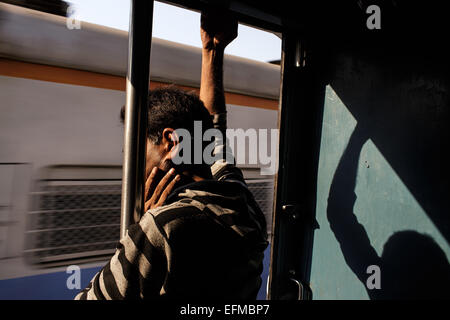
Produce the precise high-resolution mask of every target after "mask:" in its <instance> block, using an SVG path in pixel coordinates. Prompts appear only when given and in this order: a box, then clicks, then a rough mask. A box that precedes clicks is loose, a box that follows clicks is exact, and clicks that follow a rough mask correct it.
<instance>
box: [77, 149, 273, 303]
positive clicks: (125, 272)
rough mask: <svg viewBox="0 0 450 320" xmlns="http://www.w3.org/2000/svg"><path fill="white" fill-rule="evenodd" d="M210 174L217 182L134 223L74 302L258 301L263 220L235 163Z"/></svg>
mask: <svg viewBox="0 0 450 320" xmlns="http://www.w3.org/2000/svg"><path fill="white" fill-rule="evenodd" d="M219 148H220V146H219ZM211 170H212V173H213V177H214V179H213V180H203V181H200V182H194V183H191V184H188V185H185V186H183V187H180V188H178V189H176V190H173V191H172V193H171V194H170V195H169V197H168V198H167V199H166V202H165V204H164V205H163V206H161V207H159V208H156V209H151V210H149V211H148V212H147V213H145V214H144V215H143V217H142V218H141V220H140V221H139V223H137V224H134V225H131V226H130V227H129V229H128V232H127V235H126V236H125V237H124V238H123V239H122V240H121V241H120V242H119V244H118V246H117V250H116V252H115V254H114V256H113V257H112V258H111V260H110V261H109V262H108V263H107V264H106V265H105V266H104V267H103V268H102V269H101V270H100V272H98V273H97V274H96V275H95V276H94V278H93V279H92V280H91V282H90V283H89V285H88V286H87V287H86V288H85V289H84V290H82V291H81V292H80V293H79V294H78V295H77V296H76V297H75V299H79V300H84V299H92V300H97V299H157V298H170V299H214V300H217V299H255V298H256V295H257V293H258V291H259V288H260V286H261V282H262V281H261V272H262V269H263V265H262V261H263V257H264V250H265V248H266V247H267V245H268V242H267V232H266V222H265V218H264V215H263V213H262V212H261V210H260V208H259V207H258V205H257V203H256V201H255V199H254V198H253V195H252V194H251V192H250V191H249V190H248V188H247V185H246V183H245V181H244V178H243V175H242V172H241V171H240V170H239V169H238V168H237V167H236V166H234V164H232V163H229V162H226V161H224V160H220V161H217V162H215V163H214V164H213V165H212V167H211Z"/></svg>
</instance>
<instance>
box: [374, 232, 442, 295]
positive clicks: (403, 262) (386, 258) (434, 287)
mask: <svg viewBox="0 0 450 320" xmlns="http://www.w3.org/2000/svg"><path fill="white" fill-rule="evenodd" d="M380 269H381V290H374V291H377V292H376V293H375V292H373V291H372V292H373V293H375V294H376V295H377V296H378V298H381V299H448V298H450V289H449V288H450V287H449V286H450V267H449V263H448V260H447V256H446V255H445V253H444V251H443V250H442V249H441V248H440V247H439V245H438V244H437V243H436V242H435V241H434V240H433V238H431V237H430V236H428V235H424V234H421V233H418V232H416V231H401V232H396V233H395V234H393V235H392V236H391V237H390V238H389V239H388V241H387V242H386V244H385V245H384V248H383V254H382V256H381V266H380Z"/></svg>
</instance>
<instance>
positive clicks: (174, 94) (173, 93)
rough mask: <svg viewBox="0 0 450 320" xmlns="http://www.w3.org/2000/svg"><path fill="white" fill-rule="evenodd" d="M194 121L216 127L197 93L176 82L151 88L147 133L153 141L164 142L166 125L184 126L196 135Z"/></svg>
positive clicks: (123, 112)
mask: <svg viewBox="0 0 450 320" xmlns="http://www.w3.org/2000/svg"><path fill="white" fill-rule="evenodd" d="M120 119H121V121H122V123H123V122H124V119H125V107H122V109H121V112H120ZM194 121H201V122H202V131H205V130H208V129H210V128H212V127H213V123H212V119H211V115H210V114H209V112H208V110H207V109H206V108H205V106H204V104H203V102H202V101H201V100H200V98H199V97H198V96H197V95H196V94H195V93H193V92H186V91H184V90H181V89H178V88H177V87H175V86H168V87H160V88H157V89H153V90H150V91H149V94H148V130H147V136H148V137H149V139H150V140H151V141H152V142H153V143H155V144H159V143H160V142H161V139H162V133H163V130H164V129H165V128H173V129H175V130H176V129H180V128H183V129H186V130H188V131H189V132H190V134H191V136H194ZM202 134H203V132H202Z"/></svg>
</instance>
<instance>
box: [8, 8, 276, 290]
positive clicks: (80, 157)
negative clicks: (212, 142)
mask: <svg viewBox="0 0 450 320" xmlns="http://www.w3.org/2000/svg"><path fill="white" fill-rule="evenodd" d="M19 2H20V1H19ZM53 2H55V3H59V4H60V5H61V6H59V7H58V8H59V9H58V10H59V11H58V12H57V13H55V12H54V11H52V10H54V8H55V7H50V6H46V5H44V4H43V7H39V8H38V7H33V8H31V7H19V6H16V5H11V4H6V3H0V17H1V19H2V21H1V22H2V25H1V34H2V41H1V42H0V56H1V58H0V100H1V101H2V104H1V106H0V109H1V110H0V111H1V114H2V117H0V137H1V139H0V142H1V144H2V148H3V150H4V151H5V152H2V153H1V154H0V178H1V179H0V181H1V185H0V191H1V194H0V196H1V198H0V277H3V278H8V277H11V276H12V275H14V277H17V278H20V277H23V276H25V275H35V274H37V273H40V272H41V273H42V272H43V271H42V270H41V269H40V268H44V267H45V268H50V267H57V266H67V265H71V264H80V265H81V266H82V267H83V266H84V267H85V266H86V264H87V263H88V262H89V263H90V262H93V261H97V262H95V263H96V264H97V266H99V265H101V264H103V263H104V262H106V261H107V259H108V258H109V257H110V256H111V254H112V253H113V252H114V248H115V245H116V244H117V241H118V240H119V224H120V198H121V165H122V156H123V155H122V152H121V151H122V143H123V126H122V124H121V123H120V118H119V111H120V108H121V107H122V106H123V104H124V101H125V100H126V94H125V84H126V81H125V76H126V71H127V48H128V32H127V31H128V19H129V15H128V12H129V1H126V0H125V1H118V0H117V1H114V4H112V3H111V1H109V0H108V1H106V0H103V1H100V0H99V1H82V0H72V1H70V4H71V5H68V6H64V5H63V1H59V2H58V1H52V3H53ZM42 3H44V2H42ZM69 8H71V9H69ZM37 10H39V11H37ZM49 15H52V16H51V19H50V16H49ZM174 15H176V17H177V18H176V19H173V16H174ZM75 20H79V21H78V22H80V23H78V22H77V21H75ZM70 21H71V22H73V24H71V26H72V27H73V26H75V28H71V27H69V24H68V22H70ZM78 26H79V28H78ZM199 27H200V14H199V13H197V12H193V11H189V10H186V9H181V8H179V7H174V6H170V5H167V4H163V3H159V2H155V11H154V34H153V36H154V38H153V42H152V54H151V74H150V80H151V81H150V87H151V88H154V87H157V86H164V85H168V84H175V85H177V86H179V87H181V88H183V89H186V90H189V91H190V90H194V91H195V90H196V91H198V88H199V83H200V78H199V77H200V67H201V66H200V61H201V59H200V56H201V50H200V48H199V47H200V46H201V44H200V35H199ZM239 33H240V35H239V37H238V38H237V39H236V40H235V41H234V42H233V44H232V45H230V47H228V49H227V52H226V53H227V54H228V55H227V56H226V57H225V65H224V69H225V74H224V76H225V78H224V85H225V91H226V101H227V104H228V127H229V128H230V129H231V130H235V131H234V134H235V135H234V137H235V138H236V139H235V140H234V141H231V142H232V143H233V145H232V146H233V148H234V151H235V155H236V158H238V160H239V159H242V161H238V166H239V167H240V168H241V169H242V171H243V173H244V177H245V179H246V181H247V183H248V186H249V188H250V190H251V191H252V193H253V194H254V196H255V199H256V201H257V202H258V203H259V205H260V207H261V209H262V210H263V212H264V214H265V216H266V221H267V225H268V231H269V233H270V231H271V222H272V203H273V186H274V173H275V171H274V170H275V169H274V168H275V167H274V166H276V162H277V154H276V152H277V149H278V148H277V145H276V143H277V142H278V136H277V135H273V134H271V132H273V131H277V119H278V97H279V82H280V67H279V66H278V65H277V64H276V63H275V64H274V63H268V62H273V61H275V62H277V61H279V59H280V52H281V40H280V39H279V38H278V37H277V36H275V35H274V34H271V33H267V32H264V31H261V30H256V29H252V28H249V27H246V26H240V27H239ZM75 44H76V45H75ZM100 57H101V58H100ZM239 130H241V131H239ZM255 136H256V138H257V139H262V140H266V142H268V143H267V144H265V145H264V143H261V141H262V140H261V141H260V140H257V141H251V139H252V137H255ZM241 138H242V139H241ZM242 145H245V146H246V147H245V148H243V149H241V146H242ZM262 145H264V146H263V147H261V146H262ZM255 146H257V149H253V147H255ZM261 148H263V149H264V152H262V151H261V150H263V149H261ZM255 155H256V157H255ZM1 163H3V164H5V165H1ZM24 163H26V165H25V164H24ZM6 164H8V165H6ZM25 168H26V170H25ZM30 191H31V192H30ZM269 255H270V254H269V251H267V252H266V264H265V274H263V279H264V280H265V279H266V278H267V273H268V261H269V259H268V258H269ZM10 258H14V259H16V260H14V263H11V261H10V260H7V259H10ZM23 258H25V259H23ZM7 270H8V272H7ZM39 270H41V271H39ZM46 270H47V271H49V270H53V269H51V268H50V269H46ZM49 272H50V271H49ZM262 288H263V289H262V292H263V293H262V294H261V295H260V296H259V297H260V298H264V297H265V293H264V290H265V284H263V285H262ZM0 296H1V292H0Z"/></svg>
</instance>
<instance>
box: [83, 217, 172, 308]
mask: <svg viewBox="0 0 450 320" xmlns="http://www.w3.org/2000/svg"><path fill="white" fill-rule="evenodd" d="M165 245H166V244H165V240H164V237H162V235H161V233H160V232H159V230H158V227H157V225H156V223H155V221H154V217H153V215H152V214H150V213H147V214H145V215H144V216H143V217H142V219H141V220H140V222H139V223H137V224H134V225H132V226H130V228H129V229H128V231H127V235H126V236H125V237H124V238H123V239H122V240H120V242H119V244H118V246H117V249H116V252H115V254H114V256H113V257H112V258H111V260H110V261H109V262H108V263H107V264H106V265H105V267H103V268H102V269H101V270H100V271H99V272H98V273H97V274H96V275H95V276H94V278H93V279H92V280H91V282H90V283H89V285H88V286H87V287H86V288H85V289H84V290H82V291H81V292H80V293H79V294H78V295H77V296H76V297H75V300H122V299H144V298H152V297H157V296H158V295H159V293H160V290H161V287H162V285H163V283H164V279H165V276H166V270H167V268H166V266H167V260H166V255H165V254H164V247H165Z"/></svg>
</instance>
